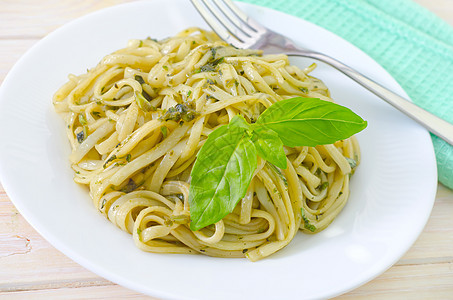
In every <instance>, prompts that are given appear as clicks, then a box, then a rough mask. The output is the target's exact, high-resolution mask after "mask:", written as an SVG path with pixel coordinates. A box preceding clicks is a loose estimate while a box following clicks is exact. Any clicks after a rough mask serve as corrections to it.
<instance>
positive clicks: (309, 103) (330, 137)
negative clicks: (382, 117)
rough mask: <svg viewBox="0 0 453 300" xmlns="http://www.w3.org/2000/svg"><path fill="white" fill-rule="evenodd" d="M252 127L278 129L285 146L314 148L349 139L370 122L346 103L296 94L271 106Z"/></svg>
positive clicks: (276, 130) (277, 131)
mask: <svg viewBox="0 0 453 300" xmlns="http://www.w3.org/2000/svg"><path fill="white" fill-rule="evenodd" d="M253 126H254V127H257V126H265V127H268V128H270V129H271V130H273V131H275V132H276V133H277V134H278V136H279V137H280V139H281V140H282V142H283V144H284V145H287V146H290V147H296V146H310V147H314V146H316V145H325V144H332V143H335V142H336V141H339V140H342V139H346V138H348V137H350V136H352V135H353V134H355V133H357V132H359V131H361V130H363V129H364V128H365V127H366V126H367V122H366V121H364V120H363V119H362V118H361V117H359V116H358V115H356V114H355V113H354V112H352V111H351V110H350V109H349V108H346V107H344V106H341V105H338V104H335V103H332V102H328V101H323V100H321V99H316V98H302V97H296V98H291V99H285V100H282V101H278V102H276V103H274V104H273V105H271V106H270V107H269V108H268V109H266V110H265V111H264V112H263V113H262V114H261V116H260V117H259V118H258V120H257V121H256V123H255V124H253ZM254 127H252V128H253V129H254V130H255V128H254Z"/></svg>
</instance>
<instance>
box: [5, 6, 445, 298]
mask: <svg viewBox="0 0 453 300" xmlns="http://www.w3.org/2000/svg"><path fill="white" fill-rule="evenodd" d="M123 2H126V1H119V0H108V1H95V0H84V1H80V0H61V1H57V0H41V1H32V0H0V82H2V80H3V79H4V77H5V76H6V74H7V72H8V71H9V70H10V69H11V67H12V66H13V64H14V63H15V62H16V61H17V60H18V59H19V58H20V56H21V55H22V54H23V53H24V52H25V51H26V50H27V49H29V48H30V47H31V46H32V45H33V44H35V43H36V42H37V41H38V40H39V39H41V38H42V37H43V36H45V35H46V34H47V33H49V32H51V31H52V30H54V29H56V28H58V27H60V26H61V25H63V24H65V23H66V22H68V21H70V20H72V19H74V18H77V17H79V16H82V15H85V14H87V13H89V12H92V11H95V10H98V9H101V8H104V7H108V6H112V5H115V4H118V3H123ZM416 2H418V3H420V4H421V5H423V6H425V7H426V8H428V9H430V10H431V11H433V12H434V13H436V14H437V15H439V16H440V17H442V18H444V19H445V20H446V21H447V22H449V23H450V24H452V25H453V0H417V1H416ZM112 297H113V298H135V299H153V298H151V297H146V296H144V295H142V294H139V293H137V292H134V291H130V290H128V289H126V288H123V287H121V286H119V285H116V284H114V283H112V282H110V281H108V280H106V279H103V278H101V277H99V276H97V275H95V274H93V273H92V272H90V271H88V270H86V269H85V268H83V267H81V266H79V265H78V264H76V263H75V262H73V261H72V260H70V259H69V258H67V257H66V256H64V255H63V254H62V253H60V252H59V251H57V250H56V249H55V248H53V247H52V246H51V245H50V244H49V243H48V242H47V241H45V240H44V239H43V238H42V237H41V236H40V235H39V234H38V233H37V232H36V231H35V230H34V229H33V228H32V227H31V226H30V225H29V224H28V223H27V222H26V221H25V220H24V218H23V217H22V216H21V215H20V213H19V212H18V211H17V209H16V208H15V207H14V205H13V204H12V203H11V201H10V199H9V198H8V196H7V195H6V193H5V191H4V190H3V188H2V187H1V185H0V298H5V299H6V298H7V299H24V298H26V299H49V298H65V299H68V298H69V299H82V298H83V299H100V298H112ZM361 298H366V299H453V191H452V190H449V189H447V188H445V187H444V186H442V185H440V184H439V186H438V190H437V196H436V201H435V205H434V209H433V211H432V214H431V218H430V219H429V222H428V224H427V225H426V227H425V229H424V231H423V233H422V234H421V235H420V237H419V238H418V240H417V241H416V243H415V244H414V245H413V246H412V248H411V249H410V250H409V251H408V252H407V253H406V254H405V255H404V256H403V257H402V258H401V259H400V260H399V261H398V262H397V263H396V264H395V265H394V266H393V267H391V268H390V269H389V270H388V271H387V272H385V273H384V274H382V275H381V276H379V277H378V278H376V279H374V280H373V281H371V282H369V283H368V284H365V285H364V286H362V287H360V288H358V289H356V290H354V291H351V292H349V293H347V294H345V295H343V296H341V297H339V298H338V299H361Z"/></svg>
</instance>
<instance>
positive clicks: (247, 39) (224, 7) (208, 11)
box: [191, 0, 453, 145]
mask: <svg viewBox="0 0 453 300" xmlns="http://www.w3.org/2000/svg"><path fill="white" fill-rule="evenodd" d="M191 1H192V4H193V5H194V6H195V8H196V9H197V10H198V12H199V13H200V15H201V16H202V17H203V18H204V20H205V21H206V22H207V23H208V24H209V26H210V27H211V28H212V29H213V30H214V31H215V32H216V33H217V35H218V36H219V37H220V38H221V39H223V40H224V41H226V42H227V43H229V44H230V45H232V46H234V47H237V48H243V49H247V48H250V49H261V50H263V51H264V53H285V54H287V55H292V56H302V57H308V58H313V59H316V60H319V61H322V62H324V63H326V64H328V65H330V66H332V67H334V68H335V69H337V70H339V71H340V72H342V73H344V74H345V75H346V76H348V77H350V78H351V79H353V80H355V81H356V82H357V83H359V84H360V85H362V86H363V87H365V88H366V89H368V90H369V91H370V92H372V93H373V94H375V95H377V96H378V97H380V98H382V99H383V100H385V101H387V102H388V103H390V104H391V105H393V106H394V107H395V108H397V109H398V110H400V111H401V112H403V113H405V114H406V115H408V116H409V117H411V118H412V119H414V120H415V121H417V122H418V123H420V124H421V125H422V126H424V127H425V128H426V129H428V130H429V131H430V132H432V133H433V134H435V135H437V136H438V137H440V138H442V139H443V140H444V141H446V142H447V143H449V144H450V145H453V124H450V123H448V122H446V121H445V120H443V119H441V118H439V117H437V116H435V115H433V114H431V113H429V112H428V111H426V110H424V109H422V108H421V107H418V106H417V105H415V104H413V103H412V102H410V101H408V100H406V99H404V98H403V97H400V96H399V95H397V94H395V93H393V92H392V91H390V90H388V89H387V88H385V87H384V86H382V85H380V84H378V83H376V82H374V81H373V80H372V79H370V78H368V77H366V76H364V75H362V74H360V73H359V72H358V71H356V70H354V69H352V68H351V67H349V66H347V65H345V64H343V63H342V62H340V61H338V60H336V59H334V58H332V57H330V56H327V55H325V54H323V53H320V52H316V51H312V50H309V49H305V48H301V47H298V46H296V45H295V44H294V42H293V41H292V40H290V39H289V38H287V37H285V36H283V35H281V34H279V33H276V32H274V31H272V30H270V29H268V28H266V27H264V26H262V25H261V24H259V23H258V22H256V21H255V20H253V19H252V18H250V17H249V16H247V15H246V14H245V13H244V12H242V11H241V10H240V9H239V8H238V7H237V6H236V5H234V4H233V2H232V1H231V0H191Z"/></svg>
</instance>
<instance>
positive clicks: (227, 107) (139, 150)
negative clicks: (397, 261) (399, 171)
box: [53, 28, 360, 261]
mask: <svg viewBox="0 0 453 300" xmlns="http://www.w3.org/2000/svg"><path fill="white" fill-rule="evenodd" d="M315 67H316V65H315V64H313V65H311V66H308V67H307V68H305V69H300V68H298V67H296V66H293V65H291V64H290V63H289V61H288V57H287V56H286V55H283V54H280V55H261V53H260V52H259V51H256V50H241V49H235V48H233V47H230V46H228V45H227V44H226V43H225V42H223V41H221V40H219V38H218V37H217V36H216V35H215V34H213V33H211V32H208V31H204V30H201V29H199V28H189V29H187V30H185V31H182V32H180V33H179V34H177V35H176V36H174V37H171V38H167V39H165V40H161V41H156V40H153V39H150V38H147V39H143V40H131V41H130V42H129V44H128V45H127V47H126V48H124V49H121V50H118V51H116V52H114V53H112V54H110V55H107V56H105V57H104V58H103V59H102V61H101V62H100V63H99V64H98V65H97V66H96V67H94V68H92V69H90V70H88V71H87V73H86V74H83V75H80V76H75V75H70V76H69V81H68V82H67V83H66V84H64V85H63V86H62V87H61V88H60V89H59V90H58V91H57V92H56V93H55V95H54V98H53V104H54V107H55V109H56V111H57V112H58V113H59V114H60V115H61V116H62V117H63V119H64V121H65V124H66V127H67V136H68V139H69V142H70V145H71V148H72V154H71V155H70V157H69V159H70V161H71V164H72V168H73V170H74V173H75V176H74V180H75V182H77V183H80V184H83V185H86V186H88V187H89V193H90V196H91V198H92V200H93V204H94V206H95V207H96V209H98V210H99V212H100V213H101V214H103V215H104V216H105V217H106V218H108V220H110V221H111V222H112V223H114V224H115V225H116V226H118V227H119V228H121V229H122V230H124V231H126V232H128V233H130V234H132V236H133V240H134V242H135V244H136V245H137V247H138V248H140V249H142V250H144V251H149V252H155V253H201V254H205V255H210V256H216V257H244V256H245V257H247V258H249V259H250V260H252V261H256V260H259V259H261V258H264V257H267V256H269V255H270V254H272V253H274V252H276V251H278V250H280V249H281V248H283V247H285V246H286V245H287V244H288V243H289V242H290V241H291V240H292V239H293V238H294V236H295V234H296V233H297V232H298V231H299V230H301V231H303V232H305V233H316V232H319V231H321V230H323V229H324V228H326V227H327V226H328V225H329V224H330V223H331V222H332V221H333V219H334V218H335V217H336V216H337V215H338V213H339V212H340V211H341V210H342V208H343V207H344V205H345V204H346V202H347V199H348V196H349V178H350V176H351V174H352V173H353V172H354V170H355V168H356V167H357V165H358V164H359V161H360V151H359V146H358V143H357V141H356V139H355V137H351V138H348V139H345V140H340V141H338V142H336V143H334V144H332V145H320V146H316V147H293V148H290V147H285V148H284V150H285V154H286V156H287V159H288V161H289V162H290V163H289V164H288V168H287V169H286V170H280V169H278V168H277V167H275V166H273V165H271V164H269V163H267V162H266V161H264V160H262V159H260V158H258V168H257V170H256V171H255V173H254V176H253V179H252V182H251V184H250V186H249V188H248V190H247V193H246V195H245V197H244V198H243V199H242V200H240V202H239V203H238V205H237V206H236V208H235V209H234V211H233V212H232V213H230V214H229V215H227V216H226V217H225V218H223V219H222V220H221V221H219V222H217V223H216V224H214V225H210V226H207V227H205V228H203V229H201V230H198V231H191V230H190V228H189V222H190V210H189V209H190V207H189V204H188V201H187V199H188V197H189V187H190V172H191V168H192V166H193V163H194V161H195V159H196V154H197V152H198V150H199V149H200V148H201V147H202V145H203V143H204V142H205V140H206V138H207V136H208V135H209V134H210V133H211V132H212V131H213V130H214V129H216V128H218V127H219V126H221V125H224V124H228V122H229V121H230V120H231V119H232V118H233V117H234V116H235V115H237V114H240V115H242V116H244V118H245V119H246V120H247V121H248V122H252V123H253V122H254V121H255V120H256V119H257V117H258V116H259V115H260V113H262V112H263V111H264V110H265V109H266V108H267V107H269V106H270V105H272V104H273V103H275V102H277V101H280V100H283V99H287V98H291V97H295V96H302V97H312V98H320V99H322V100H326V101H332V99H331V98H330V94H329V91H328V89H327V87H326V86H325V85H324V84H323V82H322V81H320V80H319V79H317V78H315V77H313V76H311V75H309V74H310V72H311V71H312V70H313V69H314V68H315Z"/></svg>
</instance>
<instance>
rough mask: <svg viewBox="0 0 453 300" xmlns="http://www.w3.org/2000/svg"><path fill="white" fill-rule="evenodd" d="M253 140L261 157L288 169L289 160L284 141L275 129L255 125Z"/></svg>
mask: <svg viewBox="0 0 453 300" xmlns="http://www.w3.org/2000/svg"><path fill="white" fill-rule="evenodd" d="M252 141H253V143H254V144H255V147H256V151H257V153H258V155H259V156H260V157H261V158H263V159H265V160H267V161H268V162H270V163H271V164H274V165H275V166H277V167H279V168H280V169H286V167H287V162H286V154H285V151H284V150H283V142H282V140H281V139H280V138H279V137H278V134H277V133H276V132H275V131H273V130H271V129H269V128H267V127H264V126H259V127H255V129H254V130H253V133H252Z"/></svg>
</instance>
